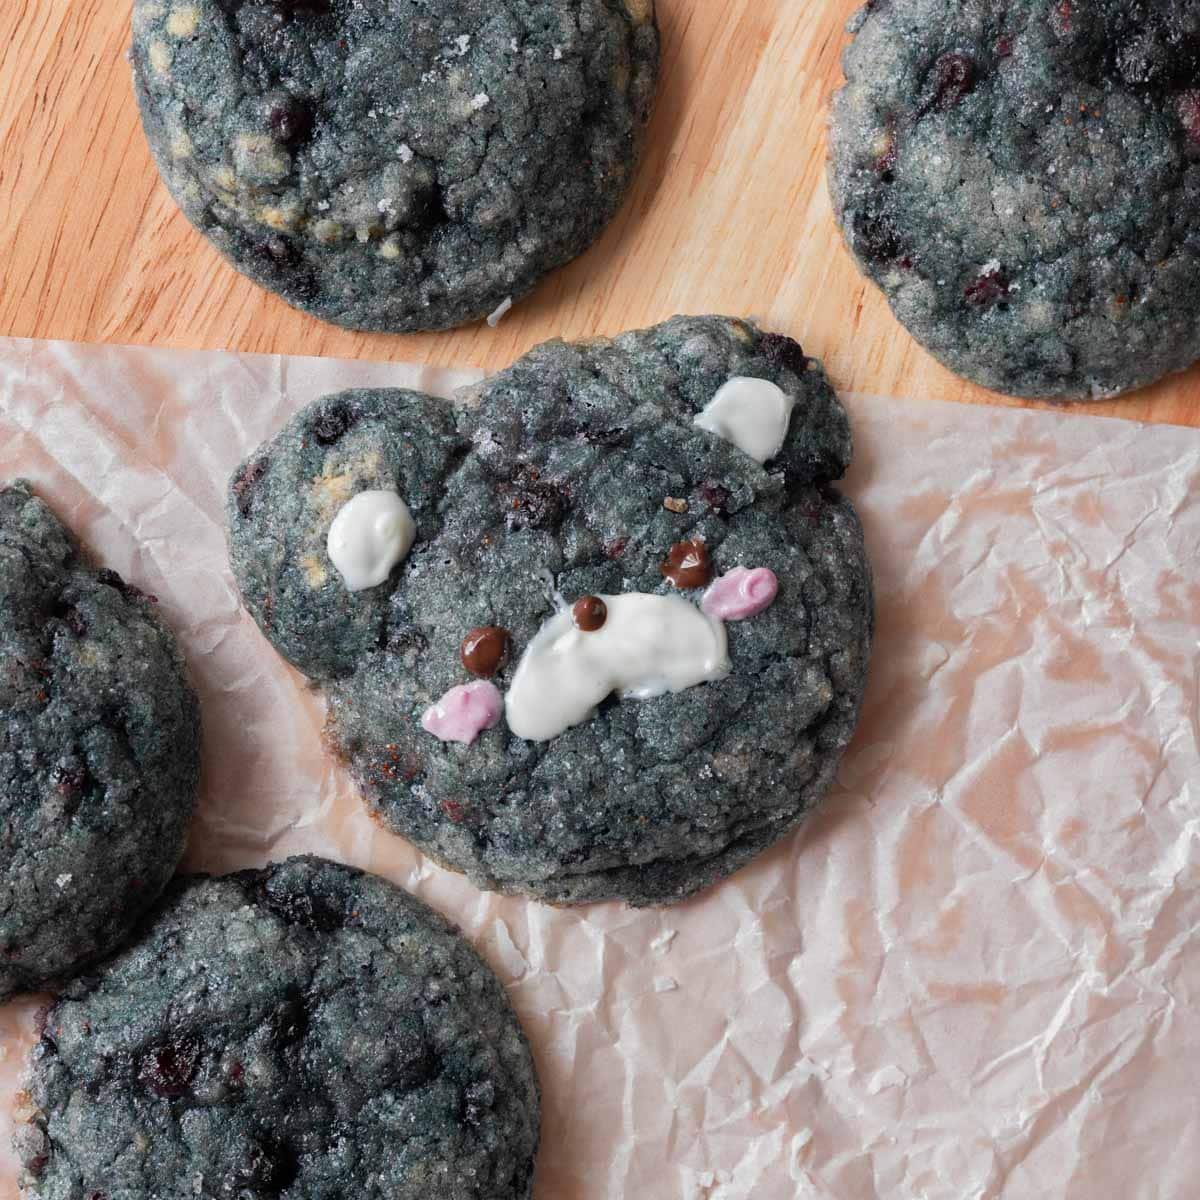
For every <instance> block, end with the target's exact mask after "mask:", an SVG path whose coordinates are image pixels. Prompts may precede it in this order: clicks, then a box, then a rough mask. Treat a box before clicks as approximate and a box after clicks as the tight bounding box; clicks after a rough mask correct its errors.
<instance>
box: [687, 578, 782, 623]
mask: <svg viewBox="0 0 1200 1200" xmlns="http://www.w3.org/2000/svg"><path fill="white" fill-rule="evenodd" d="M778 594H779V580H778V579H776V577H775V572H774V571H772V570H770V568H768V567H757V568H755V569H754V570H753V571H747V570H746V568H745V567H737V568H735V569H734V570H732V571H730V572H729V574H728V575H723V576H722V577H721V578H720V579H718V580H717V581H716V583H714V584H713V585H712V587H711V588H710V589H709V590H708V594H707V595H706V596H705V597H704V600H703V603H702V607H703V609H704V611H705V612H706V613H708V615H709V616H711V617H717V618H719V619H720V620H722V621H744V620H745V619H746V618H747V617H754V616H757V615H758V614H759V613H760V612H763V611H764V610H766V609H768V608H770V607H771V605H772V604H773V603H774V602H775V597H776V596H777V595H778Z"/></svg>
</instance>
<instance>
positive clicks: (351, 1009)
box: [18, 858, 538, 1200]
mask: <svg viewBox="0 0 1200 1200" xmlns="http://www.w3.org/2000/svg"><path fill="white" fill-rule="evenodd" d="M28 1086H29V1091H30V1095H31V1098H32V1101H33V1104H34V1107H35V1115H34V1117H33V1120H32V1122H31V1123H30V1124H29V1125H28V1126H26V1127H25V1128H24V1129H23V1130H22V1131H21V1132H20V1133H19V1134H18V1146H19V1148H20V1150H21V1153H22V1159H23V1162H24V1165H25V1170H26V1180H25V1182H26V1186H27V1188H28V1190H29V1194H30V1195H32V1196H34V1197H38V1198H39V1200H77V1198H80V1197H96V1196H104V1197H107V1198H108V1200H176V1198H178V1200H194V1198H195V1197H201V1198H202V1200H203V1198H206V1197H211V1198H213V1200H224V1198H225V1197H242V1198H246V1197H271V1196H280V1197H287V1198H288V1200H333V1198H334V1197H341V1196H355V1197H363V1198H364V1200H369V1198H371V1197H380V1198H382V1197H387V1198H388V1200H427V1198H428V1197H434V1196H436V1197H438V1198H439V1200H526V1198H527V1197H528V1196H529V1194H530V1190H531V1186H532V1176H533V1162H534V1155H535V1153H536V1150H537V1140H538V1088H537V1081H536V1078H535V1076H534V1071H533V1064H532V1061H531V1059H530V1054H529V1048H528V1046H527V1044H526V1042H525V1038H524V1036H523V1034H522V1033H521V1029H520V1026H519V1025H518V1024H517V1020H516V1018H515V1016H514V1015H513V1012H512V1010H511V1008H510V1007H509V1005H508V1001H507V999H506V998H505V995H504V991H503V989H502V988H501V986H500V984H499V983H498V982H497V980H496V978H495V976H493V975H492V973H491V971H490V970H488V968H487V967H486V966H485V965H484V963H483V962H482V961H481V960H480V959H479V957H478V956H477V955H476V954H475V953H474V951H473V950H472V949H471V948H470V947H469V946H468V945H467V944H466V943H465V942H464V941H462V939H461V938H459V937H458V936H456V935H455V933H454V932H453V931H452V929H451V927H450V926H449V925H448V924H447V922H445V921H443V920H442V919H441V918H440V917H439V916H437V915H436V914H435V913H433V912H431V911H430V910H429V909H428V908H426V907H425V906H424V905H423V904H421V903H419V902H418V901H417V900H414V899H413V898H412V897H411V896H409V895H407V894H406V893H405V892H402V891H400V890H399V889H398V888H395V887H393V886H392V885H391V884H389V883H387V882H385V881H384V880H382V879H379V878H377V877H375V876H372V875H365V874H363V873H362V872H361V871H357V870H354V869H353V868H350V867H344V866H340V865H338V864H336V863H332V862H328V861H326V860H325V859H319V858H294V859H289V860H288V861H287V862H284V863H277V864H275V865H273V866H271V867H268V868H267V869H266V870H263V871H245V872H242V873H240V874H237V875H230V876H226V877H224V878H221V879H212V878H207V877H192V878H182V879H180V880H178V881H177V882H176V883H174V884H173V885H172V886H171V888H170V889H169V891H168V893H167V895H166V897H165V899H164V900H163V902H162V904H161V905H160V906H159V907H158V908H156V909H155V910H154V912H153V914H152V916H151V917H150V918H149V919H148V921H147V923H146V924H145V925H144V927H143V928H142V929H141V930H140V932H139V938H138V941H137V943H136V944H135V945H133V946H132V947H130V948H129V949H128V950H126V951H124V952H123V953H122V954H120V955H119V956H118V957H116V958H114V959H112V960H111V961H110V962H108V963H106V964H105V965H104V966H103V968H102V969H101V970H100V971H99V973H98V974H97V975H96V976H95V977H93V978H89V979H87V980H82V981H80V982H78V983H76V984H74V985H73V986H72V987H71V989H70V991H69V992H68V993H67V995H66V996H65V997H64V998H63V999H62V1000H60V1001H59V1003H58V1004H57V1005H56V1006H55V1007H54V1008H53V1009H51V1010H50V1012H49V1014H48V1015H47V1018H46V1024H45V1032H44V1034H43V1036H42V1040H41V1042H40V1043H39V1045H38V1046H37V1047H36V1048H35V1050H34V1053H33V1068H32V1072H31V1078H30V1081H29V1085H28Z"/></svg>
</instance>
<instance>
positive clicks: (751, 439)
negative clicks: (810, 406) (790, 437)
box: [692, 375, 796, 463]
mask: <svg viewBox="0 0 1200 1200" xmlns="http://www.w3.org/2000/svg"><path fill="white" fill-rule="evenodd" d="M795 407H796V401H795V400H794V399H792V397H791V396H789V395H788V394H787V392H785V391H784V390H783V388H781V387H777V386H776V385H775V384H773V383H771V382H770V380H767V379H749V378H747V377H745V376H740V375H739V376H736V377H735V378H733V379H731V380H729V382H728V383H726V384H725V385H724V387H722V388H721V390H720V391H719V392H717V394H716V395H715V396H714V397H713V398H712V400H710V401H709V403H708V405H707V407H706V408H705V409H704V411H703V412H702V413H700V414H699V415H698V416H697V417H696V419H695V420H694V421H693V422H692V424H693V425H698V426H699V427H700V428H701V429H706V430H707V431H708V432H709V433H715V434H716V435H717V437H723V438H724V439H725V440H726V441H729V442H732V443H733V444H734V445H735V446H736V447H737V448H738V449H739V450H742V451H744V452H745V453H746V454H748V455H750V457H751V458H752V459H754V460H755V462H760V463H765V462H767V461H768V460H770V459H772V458H774V457H775V455H777V454H778V453H779V452H780V450H782V449H783V443H784V441H785V439H786V438H787V432H788V425H789V424H790V423H791V419H792V409H793V408H795Z"/></svg>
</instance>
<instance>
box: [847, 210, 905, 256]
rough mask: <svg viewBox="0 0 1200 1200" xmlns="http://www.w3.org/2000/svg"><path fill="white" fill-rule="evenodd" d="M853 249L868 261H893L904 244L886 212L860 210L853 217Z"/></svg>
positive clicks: (902, 250)
mask: <svg viewBox="0 0 1200 1200" xmlns="http://www.w3.org/2000/svg"><path fill="white" fill-rule="evenodd" d="M854 249H855V250H857V251H858V253H859V254H861V255H862V256H863V257H864V258H865V259H867V260H868V261H870V262H877V263H882V262H895V260H896V259H898V258H900V257H901V255H903V253H904V245H903V243H902V242H901V240H900V234H899V233H898V231H897V230H896V225H895V222H894V221H893V219H892V217H891V216H890V215H889V214H888V213H886V212H882V211H880V212H873V213H872V212H860V213H857V214H856V215H855V218H854Z"/></svg>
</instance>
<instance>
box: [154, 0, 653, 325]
mask: <svg viewBox="0 0 1200 1200" xmlns="http://www.w3.org/2000/svg"><path fill="white" fill-rule="evenodd" d="M132 60H133V74H134V84H135V90H136V93H137V98H138V104H139V106H140V108H141V113H142V123H143V125H144V127H145V131H146V136H147V139H148V140H149V143H150V148H151V150H152V151H153V154H154V157H155V160H156V162H157V164H158V167H159V170H160V172H161V174H162V176H163V178H164V180H165V181H166V183H167V186H168V187H169V188H170V191H171V194H172V195H173V196H174V198H175V200H176V202H177V203H178V204H179V205H180V207H181V208H182V209H183V211H184V212H185V213H186V214H187V216H188V218H189V220H191V222H192V223H193V224H194V225H195V226H196V227H197V228H198V229H199V230H200V231H201V232H202V233H203V234H204V235H205V236H206V237H207V238H208V239H209V240H210V241H211V242H212V243H213V244H214V245H215V246H216V247H217V249H218V250H220V251H221V252H222V253H223V254H224V255H225V256H226V257H227V258H228V259H229V260H230V261H231V262H232V263H233V265H234V266H235V267H237V268H238V269H239V270H240V271H242V272H243V273H245V274H246V275H248V276H249V277H250V278H251V279H253V280H254V281H255V282H256V283H259V284H261V285H262V286H263V287H265V288H269V289H270V290H271V291H274V292H277V293H278V294H279V295H281V296H282V297H283V298H284V299H285V300H286V301H287V302H288V303H289V304H293V305H295V306H297V307H298V308H302V309H304V310H305V311H306V312H309V313H312V314H313V315H314V316H317V317H321V318H322V319H323V320H326V321H332V322H334V323H336V324H338V325H344V326H346V327H348V328H352V329H368V330H390V331H402V330H414V329H443V328H448V327H450V326H453V325H461V324H463V323H464V322H467V321H472V320H476V319H478V318H480V317H483V316H487V315H488V314H490V313H492V312H493V311H494V310H496V309H498V308H500V307H501V306H502V305H503V304H504V302H505V301H507V300H509V299H510V298H511V299H517V298H519V297H521V296H522V295H524V294H525V293H526V292H528V291H529V290H530V289H531V288H532V287H533V286H534V284H535V283H536V282H537V281H538V279H540V278H541V276H543V275H544V274H546V272H548V271H550V270H552V269H553V268H555V267H557V266H560V265H561V264H563V263H565V262H567V261H568V260H569V259H571V258H574V257H575V256H576V255H577V254H579V253H581V252H582V251H583V250H584V249H585V248H586V247H587V246H588V245H589V244H590V243H591V242H592V241H593V240H594V239H595V238H596V236H597V235H598V234H599V233H600V231H601V229H603V227H604V226H605V224H606V223H607V222H608V221H609V219H610V218H611V217H612V216H613V214H614V213H615V212H616V210H617V207H618V206H619V204H620V202H621V199H622V197H623V196H624V194H625V191H626V189H627V188H628V185H629V182H630V179H631V177H632V174H633V169H634V165H635V162H636V159H637V155H638V151H639V147H640V143H641V140H642V134H643V131H644V128H645V125H646V122H647V120H648V119H649V115H650V108H651V104H652V101H653V94H654V89H655V84H656V81H657V75H658V31H657V27H656V25H655V19H654V2H653V0H515V2H513V3H506V4H497V3H495V0H438V2H437V3H434V4H430V3H428V2H427V0H136V2H135V4H134V12H133V53H132Z"/></svg>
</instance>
